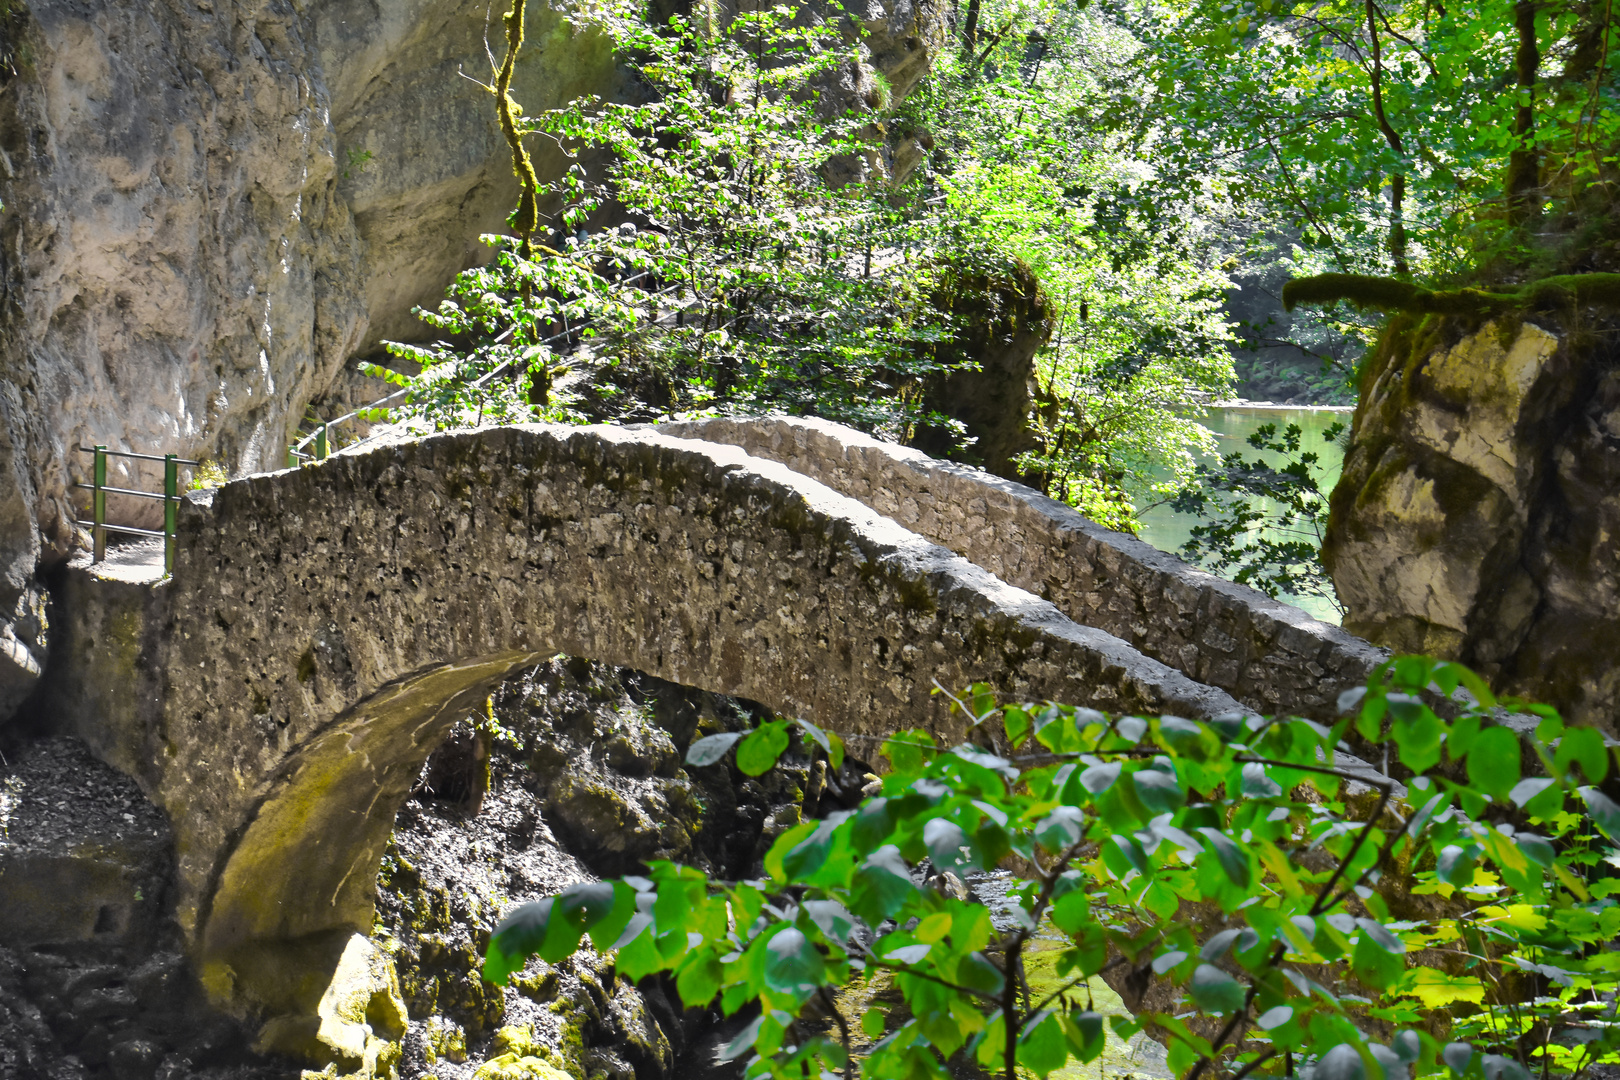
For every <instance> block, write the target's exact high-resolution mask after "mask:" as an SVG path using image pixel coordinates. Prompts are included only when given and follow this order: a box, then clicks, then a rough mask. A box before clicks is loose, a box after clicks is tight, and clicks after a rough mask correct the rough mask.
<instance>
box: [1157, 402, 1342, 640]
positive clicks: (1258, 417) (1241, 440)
mask: <svg viewBox="0 0 1620 1080" xmlns="http://www.w3.org/2000/svg"><path fill="white" fill-rule="evenodd" d="M1201 420H1202V423H1203V424H1204V426H1205V427H1207V428H1209V429H1210V430H1211V431H1213V432H1214V433H1215V438H1216V441H1217V442H1218V443H1219V444H1220V453H1221V454H1223V455H1224V454H1230V453H1233V452H1234V451H1236V452H1238V453H1241V454H1242V455H1243V456H1244V458H1245V459H1246V460H1249V461H1253V460H1255V459H1256V458H1257V457H1258V458H1260V459H1262V460H1265V461H1267V462H1268V463H1270V464H1274V465H1278V464H1283V463H1284V459H1283V457H1282V455H1279V454H1270V453H1261V452H1259V451H1256V450H1255V449H1254V448H1253V447H1252V446H1250V445H1249V444H1248V442H1247V441H1246V440H1247V439H1248V437H1249V435H1250V433H1251V432H1253V431H1254V430H1255V429H1256V428H1259V427H1260V426H1261V425H1263V424H1276V425H1277V434H1278V436H1281V434H1282V432H1283V431H1284V430H1285V429H1286V428H1287V427H1288V425H1289V424H1298V425H1299V427H1300V430H1301V431H1302V432H1303V435H1302V438H1301V442H1300V448H1301V451H1302V452H1303V451H1307V450H1309V451H1315V453H1316V455H1317V457H1318V458H1319V459H1320V463H1321V466H1320V467H1321V469H1322V479H1321V481H1320V482H1321V486H1322V491H1323V493H1324V494H1325V493H1327V492H1330V491H1332V490H1333V485H1334V484H1335V483H1337V482H1338V479H1339V470H1340V468H1341V466H1342V465H1343V464H1344V450H1343V448H1342V447H1341V446H1340V445H1339V443H1337V442H1331V441H1329V440H1327V439H1326V438H1324V433H1325V432H1326V431H1327V429H1328V428H1329V427H1331V426H1332V425H1333V424H1335V423H1342V424H1344V425H1345V426H1346V427H1348V426H1349V424H1350V410H1349V409H1348V408H1328V407H1316V408H1291V407H1282V406H1267V405H1232V406H1222V407H1220V408H1212V409H1210V410H1208V413H1207V414H1206V415H1205V416H1204V417H1202V418H1201ZM1268 501H1269V500H1268ZM1141 520H1142V531H1141V533H1140V534H1139V535H1140V536H1141V537H1142V539H1143V540H1146V541H1147V542H1148V543H1150V544H1152V545H1153V546H1154V547H1156V548H1159V549H1161V550H1163V551H1169V552H1172V553H1175V554H1178V555H1179V554H1180V548H1181V545H1182V544H1184V543H1186V542H1187V540H1188V538H1189V536H1190V535H1191V532H1192V529H1193V526H1195V525H1197V524H1198V519H1197V518H1195V517H1192V516H1191V515H1188V514H1178V513H1176V512H1175V511H1174V510H1172V509H1170V507H1168V506H1156V507H1153V508H1152V509H1149V510H1147V511H1145V512H1144V513H1143V514H1142V515H1141ZM1279 599H1282V600H1285V601H1287V602H1288V603H1290V604H1294V605H1296V606H1297V607H1301V608H1304V609H1305V610H1306V611H1308V612H1310V613H1311V614H1312V615H1314V616H1316V617H1317V618H1318V619H1321V620H1322V621H1323V622H1330V623H1333V624H1334V625H1337V624H1338V622H1339V613H1338V611H1337V610H1335V609H1334V607H1333V605H1332V604H1331V603H1329V602H1328V600H1326V599H1325V598H1323V597H1320V596H1283V597H1280V598H1279Z"/></svg>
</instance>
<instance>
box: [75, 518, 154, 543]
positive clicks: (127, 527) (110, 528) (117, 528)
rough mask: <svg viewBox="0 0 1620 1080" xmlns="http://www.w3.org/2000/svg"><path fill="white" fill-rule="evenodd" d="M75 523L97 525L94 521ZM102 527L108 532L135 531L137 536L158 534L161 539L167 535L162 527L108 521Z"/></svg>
mask: <svg viewBox="0 0 1620 1080" xmlns="http://www.w3.org/2000/svg"><path fill="white" fill-rule="evenodd" d="M74 524H76V525H83V526H84V527H85V528H87V529H93V528H95V527H96V523H95V522H93V521H78V522H75V523H74ZM101 527H102V529H103V530H105V531H106V532H119V533H134V534H136V535H137V536H156V537H158V538H159V539H161V538H162V537H163V536H164V535H165V534H164V533H163V531H162V530H160V529H137V528H135V526H133V525H113V524H111V523H110V522H106V521H103V522H102V523H101Z"/></svg>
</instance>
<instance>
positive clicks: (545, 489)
mask: <svg viewBox="0 0 1620 1080" xmlns="http://www.w3.org/2000/svg"><path fill="white" fill-rule="evenodd" d="M64 592H65V595H64V597H63V599H64V601H65V602H64V604H63V605H62V606H63V608H64V609H65V612H66V615H67V620H66V621H67V626H66V630H65V639H64V640H63V641H62V642H61V645H60V647H59V648H58V649H57V651H56V658H57V660H56V662H55V663H54V664H53V668H52V672H51V673H50V675H49V676H48V685H47V688H46V693H47V695H48V697H47V699H46V700H47V702H48V704H49V707H50V708H51V709H52V710H53V712H54V713H55V714H56V715H58V716H59V717H62V718H63V720H62V723H63V724H64V725H65V726H66V727H68V728H69V729H71V730H72V731H73V732H74V733H76V734H78V735H79V736H80V737H82V738H83V739H85V740H86V741H87V742H88V743H89V744H90V746H91V747H92V749H93V750H94V751H95V752H96V753H97V754H98V755H99V756H101V757H102V758H103V759H104V760H106V761H108V762H110V763H111V764H113V765H115V766H117V767H119V768H121V769H123V770H124V771H126V772H128V773H130V774H131V775H133V776H135V777H136V778H137V779H138V780H139V782H140V783H141V785H142V787H143V788H144V789H145V791H146V792H147V793H148V794H149V795H150V796H151V797H152V799H153V800H154V801H155V802H156V803H157V804H158V805H159V806H161V807H163V809H164V810H165V811H167V813H168V815H169V817H170V818H171V820H172V822H173V825H174V828H175V836H176V847H177V860H178V877H179V898H178V906H177V915H178V918H179V921H180V924H181V927H182V929H183V930H184V932H185V933H186V935H187V936H188V939H189V941H190V942H191V946H192V949H193V953H194V956H195V959H196V960H197V963H198V970H199V973H200V974H201V977H202V979H203V982H204V985H205V987H206V988H207V990H208V991H209V994H210V996H211V997H212V998H213V999H214V1000H215V1001H216V1002H218V1003H220V1004H221V1005H223V1006H225V1007H227V1008H229V1009H231V1010H232V1011H235V1012H237V1013H238V1014H242V1015H259V1016H269V1017H276V1016H295V1015H308V1014H310V1013H311V1012H313V1009H314V1005H315V1002H316V1000H317V999H318V998H319V997H320V994H321V990H322V986H323V985H324V981H323V980H322V978H321V977H320V976H321V973H322V972H323V971H324V972H327V973H329V972H330V971H331V970H332V969H333V965H335V963H336V962H337V956H338V953H339V952H341V950H342V948H343V943H344V942H345V941H346V940H348V939H349V938H350V937H351V936H352V935H353V934H354V933H356V932H359V933H367V932H369V930H370V929H371V926H372V920H373V907H372V904H373V900H374V897H373V889H374V883H375V879H376V874H377V869H378V864H379V861H380V859H381V856H382V852H383V849H384V846H385V845H386V843H387V840H388V836H389V833H390V831H391V828H392V824H393V820H394V816H395V813H396V811H397V809H398V807H399V805H400V804H401V802H402V801H403V800H404V798H405V797H406V795H407V794H408V792H409V790H410V788H411V786H412V783H413V781H414V780H415V778H416V777H417V775H418V774H419V772H420V770H421V767H422V765H423V763H424V761H425V759H426V758H427V756H428V755H429V753H430V752H431V751H432V750H433V749H434V748H435V747H436V746H437V745H438V743H439V741H440V740H441V739H442V738H443V736H444V734H445V733H446V731H447V730H448V728H449V726H450V724H451V723H452V722H453V721H454V720H455V719H457V718H459V717H462V716H465V715H466V714H467V713H468V712H469V711H471V710H472V709H473V708H475V707H476V706H477V705H478V704H479V703H480V702H481V701H482V700H483V698H484V697H485V696H486V695H487V694H488V693H489V692H490V690H491V689H492V687H493V686H494V685H495V684H496V683H498V682H499V681H500V680H502V679H504V678H506V677H507V676H509V675H510V674H512V673H513V672H515V671H517V670H520V669H522V668H523V667H525V666H526V665H531V664H534V663H536V662H537V661H539V660H541V659H544V658H546V657H549V656H552V655H554V654H556V653H559V652H566V653H570V654H574V655H579V656H586V657H591V658H594V659H598V660H602V661H606V662H610V663H613V664H619V665H625V666H629V667H633V668H638V669H640V670H643V671H647V672H649V673H652V674H655V675H657V676H660V677H662V678H665V679H668V680H671V681H675V682H680V683H685V684H688V685H693V686H698V687H702V688H705V689H709V690H714V691H719V692H724V693H728V694H734V695H738V696H742V697H747V698H751V699H754V700H757V701H760V702H762V703H764V704H766V705H769V706H771V707H773V708H775V709H778V710H780V711H783V712H786V713H792V714H798V715H806V716H809V717H813V718H814V719H816V720H817V721H818V722H820V723H823V724H825V725H828V726H831V727H833V728H835V729H837V730H840V731H846V732H867V733H880V732H885V731H888V730H893V729H895V728H897V727H900V726H914V725H917V724H919V723H920V724H924V725H926V726H929V727H931V728H933V729H934V730H935V731H936V732H938V734H939V735H940V736H941V737H942V738H945V739H951V738H952V737H953V736H956V735H960V731H959V730H956V731H952V730H951V728H952V721H951V720H950V718H949V717H948V716H947V715H946V714H945V713H944V712H943V711H942V710H941V709H940V707H939V703H938V701H937V700H936V699H934V698H933V697H931V695H930V690H931V689H932V685H933V682H934V681H935V680H936V679H937V680H938V681H939V682H941V683H943V684H944V685H946V686H953V685H962V684H965V683H966V682H968V681H972V680H985V681H988V682H991V683H993V684H995V685H997V686H999V687H1000V688H1001V689H1002V690H1004V691H1005V692H1007V693H1010V694H1016V695H1023V696H1028V697H1032V698H1046V697H1051V698H1056V699H1061V700H1065V701H1069V702H1073V703H1076V704H1085V705H1093V706H1096V707H1099V708H1104V709H1111V710H1133V711H1145V712H1150V713H1158V712H1179V713H1183V714H1189V715H1206V716H1207V715H1214V714H1218V713H1221V712H1224V711H1229V710H1234V709H1239V708H1245V707H1247V708H1255V709H1262V710H1265V711H1281V710H1287V711H1290V712H1296V713H1302V714H1307V715H1309V714H1315V715H1323V714H1324V713H1325V712H1326V711H1327V710H1328V709H1329V708H1330V707H1331V703H1332V702H1333V701H1334V699H1335V698H1336V695H1337V694H1338V692H1339V691H1340V690H1341V689H1343V688H1345V687H1347V686H1349V685H1353V684H1354V683H1356V682H1358V681H1360V680H1361V679H1362V678H1363V677H1364V675H1365V673H1366V671H1367V670H1368V669H1369V667H1371V666H1372V665H1373V664H1375V663H1377V662H1378V661H1379V660H1380V659H1381V658H1382V656H1383V654H1382V653H1380V652H1379V651H1378V650H1375V649H1373V648H1372V647H1371V646H1369V645H1367V644H1366V643H1365V642H1362V641H1360V640H1359V639H1356V638H1354V637H1351V636H1349V635H1347V634H1345V633H1343V632H1341V631H1339V630H1337V629H1336V628H1334V627H1330V626H1327V625H1324V624H1322V623H1320V622H1317V621H1315V620H1313V619H1311V618H1310V617H1309V616H1307V615H1305V614H1304V613H1303V612H1300V611H1298V610H1296V609H1293V608H1290V607H1287V606H1285V605H1282V604H1278V603H1275V602H1273V601H1271V600H1268V599H1267V598H1265V597H1263V596H1261V595H1259V594H1257V593H1255V592H1253V591H1251V590H1248V589H1245V588H1242V587H1240V586H1236V585H1232V584H1230V583H1227V582H1224V581H1221V580H1219V579H1216V578H1213V577H1211V576H1209V575H1206V574H1202V573H1200V572H1198V571H1195V570H1193V569H1191V568H1189V567H1187V566H1186V565H1185V564H1183V563H1181V562H1180V561H1179V560H1176V559H1174V558H1172V557H1170V556H1168V555H1165V554H1163V553H1161V552H1158V551H1156V550H1155V549H1153V548H1151V547H1148V546H1147V545H1145V544H1143V543H1141V542H1139V541H1136V540H1134V539H1132V538H1130V537H1126V536H1122V535H1120V534H1117V533H1111V532H1108V531H1107V530H1103V529H1101V528H1099V527H1098V526H1096V525H1095V524H1093V523H1091V522H1089V521H1087V520H1086V519H1084V518H1082V517H1080V516H1079V515H1077V514H1075V513H1074V512H1073V511H1071V510H1069V509H1068V508H1067V507H1064V506H1061V505H1060V504H1057V503H1055V502H1052V501H1051V500H1048V499H1045V498H1044V497H1042V496H1040V495H1039V494H1037V493H1036V492H1033V491H1031V490H1029V489H1028V488H1024V487H1021V486H1019V485H1017V484H1013V483H1010V482H1007V481H1003V480H999V479H996V478H993V477H990V476H988V475H987V474H984V473H982V472H979V471H976V470H973V469H967V468H963V467H960V466H955V465H950V464H947V463H943V462H939V461H936V460H933V459H931V458H928V457H926V456H924V455H922V454H919V453H916V452H914V451H909V450H905V449H901V448H897V447H893V446H889V445H887V444H884V443H880V442H877V441H875V440H872V439H870V438H867V437H865V436H863V435H860V434H858V433H856V432H853V431H850V430H848V429H845V428H841V427H838V426H836V425H831V424H825V423H819V422H813V421H798V420H785V419H767V420H757V421H745V422H733V421H710V422H705V423H698V424H684V425H666V426H664V427H662V428H659V429H657V430H653V429H626V428H601V427H598V428H560V427H545V426H526V427H511V428H499V429H487V430H481V431H476V432H465V433H456V434H447V435H439V436H433V437H429V438H423V439H417V440H401V441H396V442H390V443H384V444H381V445H378V446H374V447H373V448H370V449H365V450H360V451H356V452H352V453H340V454H337V455H335V456H334V457H332V458H330V459H328V460H327V461H325V462H324V463H322V464H320V465H318V466H314V467H309V468H303V469H297V470H290V471H286V472H279V473H273V474H268V475H260V476H253V477H248V478H246V479H243V480H238V481H234V482H232V483H229V484H227V485H225V486H224V487H222V488H220V489H218V490H217V491H215V492H213V493H211V495H209V496H204V497H199V498H196V499H194V500H192V501H190V502H188V503H187V504H186V505H185V506H184V507H183V508H182V512H181V515H180V525H179V539H178V552H177V558H176V564H175V572H174V576H173V578H172V579H170V580H167V581H164V582H161V583H154V582H151V581H131V580H120V578H119V576H118V574H117V573H116V572H115V571H113V570H111V569H109V568H105V567H104V568H102V569H100V570H99V571H98V572H96V573H91V572H90V570H89V569H88V568H84V567H80V568H77V569H75V570H74V571H73V572H72V573H71V574H70V575H69V580H68V582H67V584H66V585H65V586H64ZM289 957H292V958H294V959H295V960H297V959H298V958H307V961H308V962H307V963H306V962H295V963H291V964H289V963H288V958H289ZM289 971H301V972H306V973H308V974H307V975H306V976H302V977H301V978H302V979H303V981H299V980H298V979H290V977H289V976H288V975H287V974H286V973H287V972H289Z"/></svg>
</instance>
